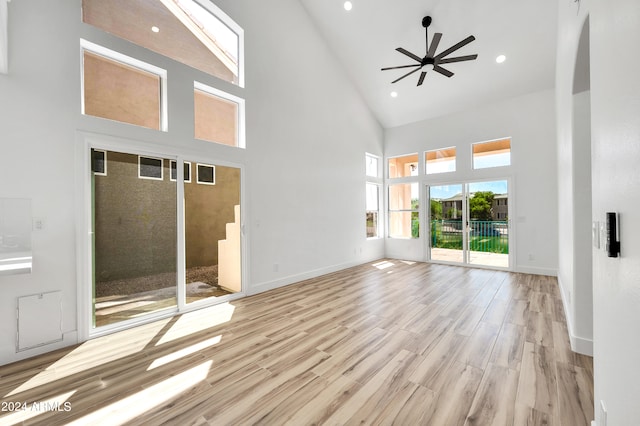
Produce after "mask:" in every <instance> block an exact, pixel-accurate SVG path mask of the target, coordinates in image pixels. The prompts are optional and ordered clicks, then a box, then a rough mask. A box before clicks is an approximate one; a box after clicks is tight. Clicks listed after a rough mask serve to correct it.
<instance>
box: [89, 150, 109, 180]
mask: <svg viewBox="0 0 640 426" xmlns="http://www.w3.org/2000/svg"><path fill="white" fill-rule="evenodd" d="M91 170H92V171H93V174H94V175H96V176H106V175H107V152H106V151H102V150H99V149H92V150H91Z"/></svg>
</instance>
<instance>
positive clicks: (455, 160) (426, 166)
mask: <svg viewBox="0 0 640 426" xmlns="http://www.w3.org/2000/svg"><path fill="white" fill-rule="evenodd" d="M448 150H453V151H454V153H455V155H454V156H453V170H446V171H442V172H433V171H432V172H429V160H428V159H427V156H428V154H429V153H431V152H439V151H448ZM445 158H447V157H445ZM448 158H451V157H448ZM431 161H434V160H431ZM436 161H437V160H436ZM457 170H458V148H457V146H455V145H454V146H447V147H444V148H436V149H430V150H427V151H425V152H424V174H425V175H427V176H428V175H440V174H443V173H455V172H456V171H457Z"/></svg>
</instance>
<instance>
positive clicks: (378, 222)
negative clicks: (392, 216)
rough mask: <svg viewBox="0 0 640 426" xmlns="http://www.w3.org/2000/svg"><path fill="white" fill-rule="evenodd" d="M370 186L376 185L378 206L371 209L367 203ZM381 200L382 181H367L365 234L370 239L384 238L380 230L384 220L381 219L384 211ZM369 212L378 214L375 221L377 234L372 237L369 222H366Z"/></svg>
mask: <svg viewBox="0 0 640 426" xmlns="http://www.w3.org/2000/svg"><path fill="white" fill-rule="evenodd" d="M369 186H373V187H375V190H376V196H377V208H376V209H375V210H370V209H369V208H368V207H369V206H368V205H367V204H368V203H367V201H368V200H367V196H368V194H369V192H368V190H367V189H368V187H369ZM381 201H382V185H380V183H378V182H371V181H367V182H366V183H365V235H366V237H367V239H368V240H376V239H380V238H382V233H381V232H380V231H381V229H380V224H381V222H382V221H381V219H382V215H381V211H382V208H381V204H382V203H381ZM369 213H374V214H376V217H377V218H376V223H375V230H376V234H375V235H374V236H371V237H370V236H369V235H368V229H369V227H368V226H367V223H366V217H367V215H368V214H369Z"/></svg>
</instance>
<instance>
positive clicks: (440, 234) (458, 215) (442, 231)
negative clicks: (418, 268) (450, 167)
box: [429, 184, 467, 263]
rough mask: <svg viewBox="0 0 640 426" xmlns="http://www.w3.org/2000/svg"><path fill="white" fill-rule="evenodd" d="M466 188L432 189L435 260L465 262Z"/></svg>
mask: <svg viewBox="0 0 640 426" xmlns="http://www.w3.org/2000/svg"><path fill="white" fill-rule="evenodd" d="M464 199H465V194H464V192H463V185H462V184H456V185H441V186H431V187H429V211H430V215H429V229H430V234H429V237H430V238H429V243H430V244H429V252H430V255H431V260H439V261H445V262H456V263H462V262H464V255H465V253H464V247H465V246H466V238H467V235H466V234H465V233H464V224H465V221H464V220H463V218H464V216H465V214H466V204H465V202H464Z"/></svg>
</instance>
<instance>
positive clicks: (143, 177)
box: [138, 155, 164, 181]
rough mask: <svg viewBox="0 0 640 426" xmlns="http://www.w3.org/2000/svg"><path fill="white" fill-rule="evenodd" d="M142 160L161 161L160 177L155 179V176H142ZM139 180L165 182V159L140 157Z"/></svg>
mask: <svg viewBox="0 0 640 426" xmlns="http://www.w3.org/2000/svg"><path fill="white" fill-rule="evenodd" d="M142 158H148V159H151V160H159V161H160V177H159V178H158V177H153V176H142V173H141V172H142V167H141V165H142V164H141V162H140V160H141V159H142ZM138 179H147V180H155V181H163V180H164V159H163V158H157V157H151V156H148V155H138Z"/></svg>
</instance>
